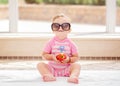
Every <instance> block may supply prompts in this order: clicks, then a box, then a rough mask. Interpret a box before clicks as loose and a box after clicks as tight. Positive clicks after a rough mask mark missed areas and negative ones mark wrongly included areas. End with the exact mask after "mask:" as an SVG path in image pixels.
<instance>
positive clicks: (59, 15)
mask: <svg viewBox="0 0 120 86" xmlns="http://www.w3.org/2000/svg"><path fill="white" fill-rule="evenodd" d="M59 17H64V18H67V19H68V20H69V21H71V19H70V18H69V17H68V16H66V15H65V14H63V13H60V14H57V15H56V16H54V17H53V18H52V22H53V21H55V20H56V19H57V18H59Z"/></svg>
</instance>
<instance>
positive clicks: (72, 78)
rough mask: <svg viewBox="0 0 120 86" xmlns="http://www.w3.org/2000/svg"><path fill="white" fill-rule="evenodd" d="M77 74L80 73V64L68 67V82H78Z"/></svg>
mask: <svg viewBox="0 0 120 86" xmlns="http://www.w3.org/2000/svg"><path fill="white" fill-rule="evenodd" d="M79 74H80V65H79V64H72V65H71V68H70V77H69V78H68V82H71V83H76V84H78V83H79Z"/></svg>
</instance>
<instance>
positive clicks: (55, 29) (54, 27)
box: [51, 23, 71, 31]
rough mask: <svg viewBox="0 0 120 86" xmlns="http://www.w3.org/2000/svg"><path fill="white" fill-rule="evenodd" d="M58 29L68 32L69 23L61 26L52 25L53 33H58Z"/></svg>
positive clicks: (57, 24)
mask: <svg viewBox="0 0 120 86" xmlns="http://www.w3.org/2000/svg"><path fill="white" fill-rule="evenodd" d="M60 27H61V28H62V29H63V30H64V31H68V30H70V27H71V25H70V23H63V24H59V23H52V25H51V28H52V30H53V31H58V30H59V29H60Z"/></svg>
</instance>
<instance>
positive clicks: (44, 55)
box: [42, 52, 60, 63]
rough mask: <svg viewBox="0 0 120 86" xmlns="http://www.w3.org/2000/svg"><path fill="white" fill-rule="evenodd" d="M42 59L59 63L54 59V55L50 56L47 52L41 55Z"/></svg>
mask: <svg viewBox="0 0 120 86" xmlns="http://www.w3.org/2000/svg"><path fill="white" fill-rule="evenodd" d="M42 58H43V59H45V60H51V61H56V62H58V63H60V61H59V60H57V59H56V55H54V54H50V53H47V52H43V53H42Z"/></svg>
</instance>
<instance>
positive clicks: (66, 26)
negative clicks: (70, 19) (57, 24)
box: [61, 23, 70, 31]
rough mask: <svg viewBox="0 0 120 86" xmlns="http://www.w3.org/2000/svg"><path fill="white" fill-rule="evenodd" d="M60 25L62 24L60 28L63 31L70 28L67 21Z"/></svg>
mask: <svg viewBox="0 0 120 86" xmlns="http://www.w3.org/2000/svg"><path fill="white" fill-rule="evenodd" d="M61 26H62V29H63V30H64V31H68V30H70V24H69V23H63V24H62V25H61Z"/></svg>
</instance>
